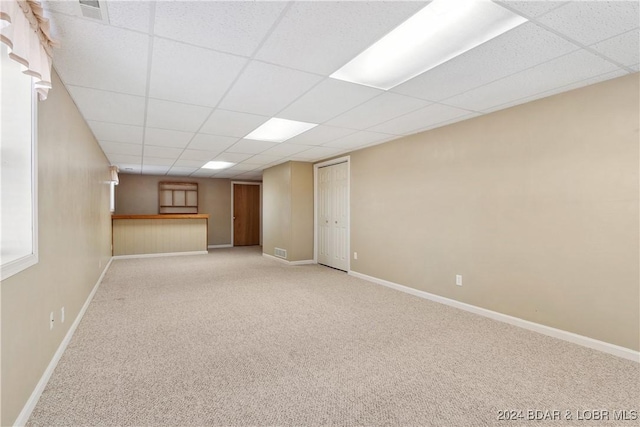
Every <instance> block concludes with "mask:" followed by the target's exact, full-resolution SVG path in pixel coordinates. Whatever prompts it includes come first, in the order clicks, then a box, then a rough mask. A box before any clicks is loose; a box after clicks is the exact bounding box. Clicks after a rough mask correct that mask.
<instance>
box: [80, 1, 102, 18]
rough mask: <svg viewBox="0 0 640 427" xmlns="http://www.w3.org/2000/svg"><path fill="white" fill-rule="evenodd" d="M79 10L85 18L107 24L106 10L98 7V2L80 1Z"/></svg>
mask: <svg viewBox="0 0 640 427" xmlns="http://www.w3.org/2000/svg"><path fill="white" fill-rule="evenodd" d="M80 10H81V11H82V16H84V17H85V18H90V19H96V20H98V21H103V22H106V23H108V22H109V17H108V15H107V8H106V7H105V6H100V2H99V1H98V0H80Z"/></svg>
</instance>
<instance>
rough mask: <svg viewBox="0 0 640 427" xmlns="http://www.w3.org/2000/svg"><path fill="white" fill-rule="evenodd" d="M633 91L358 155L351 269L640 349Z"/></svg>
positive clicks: (574, 99)
mask: <svg viewBox="0 0 640 427" xmlns="http://www.w3.org/2000/svg"><path fill="white" fill-rule="evenodd" d="M638 93H639V85H638V74H637V73H636V74H634V75H631V76H626V77H622V78H619V79H616V80H611V81H608V82H604V83H601V84H597V85H593V86H589V87H586V88H582V89H578V90H574V91H571V92H567V93H564V94H561V95H557V96H553V97H550V98H547V99H542V100H539V101H536V102H532V103H529V104H524V105H521V106H518V107H515V108H510V109H508V110H504V111H500V112H497V113H494V114H490V115H487V116H483V117H479V118H476V119H472V120H468V121H464V122H460V123H457V124H453V125H451V126H447V127H443V128H440V129H436V130H432V131H428V132H425V133H422V134H418V135H414V136H411V137H407V138H403V139H401V140H397V141H393V142H390V143H386V144H382V145H378V146H375V147H371V148H368V149H364V150H361V151H357V152H354V153H352V156H351V161H352V163H351V250H352V251H356V252H358V259H357V260H355V259H352V260H351V268H352V270H354V271H357V272H360V273H364V274H367V275H370V276H375V277H378V278H381V279H385V280H389V281H392V282H396V283H400V284H403V285H406V286H410V287H413V288H416V289H420V290H424V291H427V292H431V293H433V294H437V295H442V296H445V297H448V298H452V299H455V300H458V301H462V302H465V303H469V304H473V305H476V306H479V307H484V308H487V309H490V310H495V311H498V312H501V313H505V314H508V315H512V316H516V317H519V318H523V319H526V320H530V321H533V322H537V323H541V324H544V325H548V326H552V327H554V328H559V329H563V330H566V331H570V332H574V333H577V334H580V335H585V336H588V337H591V338H595V339H598V340H602V341H606V342H609V343H613V344H617V345H620V346H623V347H627V348H631V349H634V350H638V349H639V347H640V345H639V336H640V331H639V324H640V318H639V300H640V295H639V268H638V259H639V250H638V236H639V227H638V217H639V210H638V203H639V200H638V194H639V186H638V179H639V174H638V155H639V151H638V146H639V136H638V128H639V114H640V112H639V107H638V103H639V101H638ZM456 274H462V275H463V286H462V287H459V286H456V285H455V275H456Z"/></svg>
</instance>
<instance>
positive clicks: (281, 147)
mask: <svg viewBox="0 0 640 427" xmlns="http://www.w3.org/2000/svg"><path fill="white" fill-rule="evenodd" d="M309 148H312V147H311V146H310V145H301V144H287V143H286V142H283V143H281V144H278V145H276V146H275V147H273V148H270V149H268V150H266V151H264V152H263V153H262V154H266V155H267V156H279V157H280V158H282V157H287V156H291V155H293V154H296V153H299V152H301V151H304V150H308V149H309Z"/></svg>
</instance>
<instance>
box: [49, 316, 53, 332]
mask: <svg viewBox="0 0 640 427" xmlns="http://www.w3.org/2000/svg"><path fill="white" fill-rule="evenodd" d="M51 329H53V311H52V312H51V314H50V315H49V330H51Z"/></svg>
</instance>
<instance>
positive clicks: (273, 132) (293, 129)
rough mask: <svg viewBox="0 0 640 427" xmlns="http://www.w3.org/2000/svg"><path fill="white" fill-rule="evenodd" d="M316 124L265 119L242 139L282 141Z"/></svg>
mask: <svg viewBox="0 0 640 427" xmlns="http://www.w3.org/2000/svg"><path fill="white" fill-rule="evenodd" d="M316 126H318V125H317V124H315V123H306V122H297V121H295V120H287V119H277V118H275V117H273V118H271V119H269V120H267V121H266V122H264V123H263V124H262V125H260V126H259V127H258V128H257V129H255V130H254V131H253V132H251V133H250V134H249V135H247V136H245V137H244V139H257V140H258V141H269V142H284V141H286V140H287V139H291V138H293V137H294V136H296V135H300V134H301V133H303V132H306V131H308V130H309V129H312V128H314V127H316Z"/></svg>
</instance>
